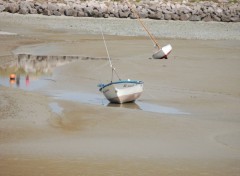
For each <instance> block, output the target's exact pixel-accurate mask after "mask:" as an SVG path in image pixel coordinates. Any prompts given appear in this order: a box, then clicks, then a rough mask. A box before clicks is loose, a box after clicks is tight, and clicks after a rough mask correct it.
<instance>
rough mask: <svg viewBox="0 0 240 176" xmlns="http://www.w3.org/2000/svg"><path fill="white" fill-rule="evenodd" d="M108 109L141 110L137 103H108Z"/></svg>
mask: <svg viewBox="0 0 240 176" xmlns="http://www.w3.org/2000/svg"><path fill="white" fill-rule="evenodd" d="M107 106H108V107H119V108H128V109H141V108H140V107H139V106H138V104H137V103H136V102H129V103H124V104H117V103H108V104H107Z"/></svg>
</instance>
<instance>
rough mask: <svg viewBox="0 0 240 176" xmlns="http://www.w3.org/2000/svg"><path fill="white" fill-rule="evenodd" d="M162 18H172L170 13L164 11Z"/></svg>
mask: <svg viewBox="0 0 240 176" xmlns="http://www.w3.org/2000/svg"><path fill="white" fill-rule="evenodd" d="M164 19H165V20H171V19H172V15H171V14H170V13H166V14H164Z"/></svg>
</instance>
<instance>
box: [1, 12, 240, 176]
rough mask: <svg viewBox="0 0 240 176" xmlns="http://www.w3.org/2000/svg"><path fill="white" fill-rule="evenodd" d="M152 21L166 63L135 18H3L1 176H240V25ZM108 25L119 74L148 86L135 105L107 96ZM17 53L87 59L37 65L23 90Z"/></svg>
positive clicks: (152, 28) (108, 77)
mask: <svg viewBox="0 0 240 176" xmlns="http://www.w3.org/2000/svg"><path fill="white" fill-rule="evenodd" d="M145 23H146V24H147V25H148V26H149V28H150V29H151V31H152V32H153V34H154V35H155V36H156V37H157V39H158V41H159V43H160V44H161V45H165V44H168V43H170V44H171V45H172V46H173V51H172V53H171V54H170V55H169V58H168V59H162V60H154V59H150V57H151V54H152V52H153V47H152V43H151V41H150V40H149V38H148V37H147V36H146V34H145V33H144V31H143V30H142V29H141V27H140V26H139V24H138V23H137V22H136V21H135V20H130V19H125V20H121V19H111V18H109V19H100V18H99V19H94V18H74V17H46V16H41V15H28V16H24V15H18V14H8V13H1V14H0V76H1V77H0V97H1V98H0V175H1V176H7V175H19V176H23V175H24V176H28V175H29V176H30V175H31V176H34V175H36V176H37V175H46V176H52V175H54V176H56V175H59V176H60V175H70V176H76V175H81V176H82V175H104V176H106V175H114V176H115V175H124V176H126V175H139V176H140V175H146V176H149V175H153V176H155V175H164V176H165V175H174V176H180V175H183V176H188V175H189V176H192V175H194V176H197V175H199V176H200V175H209V176H216V175H218V176H226V175H228V176H238V175H240V109H239V107H240V89H239V87H240V57H239V56H240V30H239V29H240V23H214V22H211V23H204V22H176V21H175V22H168V21H153V20H145ZM100 25H101V26H102V29H103V32H104V33H105V38H106V41H107V44H108V47H109V52H110V55H111V58H112V60H113V64H114V65H115V67H116V68H117V70H118V72H119V75H120V76H121V77H122V78H123V79H128V78H131V79H138V80H139V79H140V80H142V81H144V93H143V94H142V96H141V97H140V98H139V99H138V100H137V101H136V102H135V103H132V104H127V105H112V104H109V103H108V102H107V100H106V99H105V98H104V96H103V95H102V94H101V92H99V91H98V87H97V84H99V83H101V82H107V81H109V79H110V72H111V70H110V68H109V66H108V62H107V60H106V59H105V58H106V57H107V54H106V51H105V48H104V44H103V41H102V38H101V33H100V27H99V26H100ZM18 54H29V55H39V56H42V55H47V56H81V57H85V59H75V60H68V61H64V62H63V61H61V62H60V61H59V60H58V59H56V60H54V61H53V63H51V64H49V63H46V65H47V66H46V67H44V69H42V67H40V66H41V65H40V64H39V63H38V62H37V61H36V63H35V64H29V63H28V65H27V66H26V65H25V67H24V69H28V70H30V69H31V70H33V69H37V67H38V68H39V69H38V70H37V71H35V73H34V74H31V75H29V78H30V83H29V82H27V77H26V78H25V77H24V78H21V82H20V85H18V86H19V88H18V87H17V86H16V85H15V83H14V85H13V84H10V83H9V80H8V77H9V74H10V73H12V72H16V71H21V73H22V72H23V71H22V70H19V69H18V68H19V65H20V64H22V63H20V62H19V61H18V60H17V59H16V55H18ZM86 57H89V58H88V59H86ZM90 58H95V59H90ZM32 65H34V66H35V67H34V68H32ZM42 65H43V64H42ZM50 65H51V66H50ZM23 75H24V76H26V73H25V72H24V74H23ZM25 81H26V83H25ZM28 81H29V80H28ZM28 84H30V85H28Z"/></svg>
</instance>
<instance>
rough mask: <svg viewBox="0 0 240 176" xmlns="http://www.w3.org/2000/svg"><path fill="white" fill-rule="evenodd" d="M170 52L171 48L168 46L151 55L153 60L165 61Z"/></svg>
mask: <svg viewBox="0 0 240 176" xmlns="http://www.w3.org/2000/svg"><path fill="white" fill-rule="evenodd" d="M171 51H172V46H171V45H170V44H168V45H166V46H164V47H162V49H160V50H159V51H157V52H156V53H154V54H153V55H152V57H153V59H163V58H165V59H167V56H168V54H169V53H170V52H171Z"/></svg>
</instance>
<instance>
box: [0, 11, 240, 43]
mask: <svg viewBox="0 0 240 176" xmlns="http://www.w3.org/2000/svg"><path fill="white" fill-rule="evenodd" d="M15 19H17V20H15ZM45 20H48V21H49V22H48V24H46V23H45ZM143 21H144V22H145V23H146V25H147V26H148V27H149V30H150V32H151V33H152V34H153V35H154V36H155V37H157V38H163V39H167V38H169V39H198V40H240V31H239V30H238V29H239V28H240V23H229V24H227V25H226V24H225V23H217V22H208V23H206V22H186V21H156V20H151V19H144V20H143ZM0 23H1V24H2V25H1V28H0V30H2V31H3V30H4V29H6V28H8V25H9V24H12V25H13V24H14V25H13V26H12V29H11V31H9V32H12V33H16V31H17V28H16V30H14V28H13V27H14V26H15V25H16V24H18V26H21V25H28V26H29V28H35V29H39V30H41V29H42V28H43V29H44V28H47V29H48V30H53V31H58V32H60V33H61V32H67V33H68V32H71V33H76V34H100V33H101V31H100V25H102V26H103V32H104V33H105V34H107V35H118V36H145V37H146V36H147V34H146V32H145V31H144V30H143V29H142V27H141V25H140V24H139V23H138V21H137V20H131V19H114V18H108V19H105V18H90V17H89V18H75V17H65V16H59V17H54V16H44V15H35V14H34V15H20V14H9V13H0ZM156 29H157V30H156ZM216 31H218V32H216ZM20 32H21V33H20V35H21V34H23V35H24V34H25V32H31V31H28V30H27V31H20ZM18 33H19V31H18Z"/></svg>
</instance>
